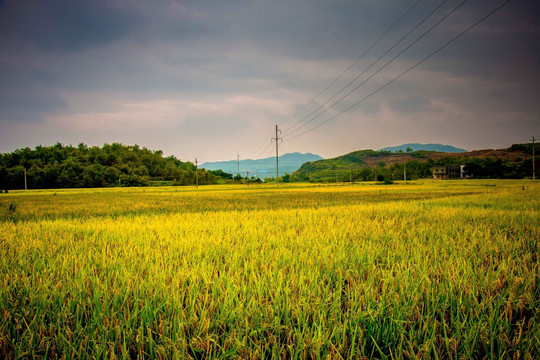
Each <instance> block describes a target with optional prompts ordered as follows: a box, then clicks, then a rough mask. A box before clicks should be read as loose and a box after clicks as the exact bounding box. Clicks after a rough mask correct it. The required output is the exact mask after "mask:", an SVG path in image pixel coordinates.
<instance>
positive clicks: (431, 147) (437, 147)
mask: <svg viewBox="0 0 540 360" xmlns="http://www.w3.org/2000/svg"><path fill="white" fill-rule="evenodd" d="M400 150H401V151H402V152H407V150H409V151H418V150H426V151H437V152H445V153H462V152H467V150H465V149H460V148H457V147H454V146H451V145H443V144H419V143H408V144H403V145H398V146H389V147H385V148H382V149H379V151H392V152H399V151H400Z"/></svg>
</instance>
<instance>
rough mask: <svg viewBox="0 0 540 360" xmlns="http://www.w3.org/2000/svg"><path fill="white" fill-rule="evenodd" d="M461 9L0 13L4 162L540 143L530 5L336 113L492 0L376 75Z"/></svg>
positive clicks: (231, 4)
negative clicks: (22, 157) (148, 152)
mask: <svg viewBox="0 0 540 360" xmlns="http://www.w3.org/2000/svg"><path fill="white" fill-rule="evenodd" d="M462 2H463V0H447V1H443V0H437V1H434V0H421V1H419V2H418V3H417V0H399V1H398V0H393V1H391V0H357V1H352V0H351V1H345V0H287V1H285V0H283V1H282V0H272V1H271V0H253V1H248V0H231V1H217V0H216V1H206V0H176V1H175V0H159V1H146V0H91V1H90V0H81V1H72V0H47V1H45V0H42V1H39V0H7V1H0V152H10V151H13V150H15V149H17V148H22V147H27V146H28V147H30V148H34V147H35V146H37V145H53V144H54V143H56V142H57V141H59V142H61V143H63V144H66V145H67V144H72V145H77V144H78V143H80V142H84V143H86V144H88V145H99V146H101V145H103V144H104V143H113V142H121V143H124V144H129V145H131V144H139V145H140V146H146V147H148V148H150V149H153V150H157V149H160V150H163V151H164V153H165V155H175V156H176V157H178V158H180V159H181V160H190V161H193V160H194V158H195V157H197V158H198V159H199V161H201V162H205V161H216V160H228V159H235V158H236V155H237V154H240V157H241V158H254V157H267V156H271V155H272V152H273V151H275V148H273V147H271V146H269V145H270V138H271V137H272V136H273V135H274V134H273V131H274V127H275V125H276V124H279V125H280V129H282V130H284V131H283V133H282V137H283V139H284V140H285V141H284V142H283V143H282V144H281V145H280V152H281V153H285V152H293V151H299V152H312V153H316V154H319V155H321V156H323V157H333V156H338V155H341V154H344V153H347V152H351V151H355V150H359V149H367V148H372V149H378V148H382V147H385V146H392V145H399V144H402V143H408V142H420V143H443V144H450V145H453V146H457V147H462V148H465V149H468V150H473V149H482V148H501V147H507V146H509V145H510V144H511V143H513V142H519V141H522V142H524V141H527V138H530V137H531V136H533V135H535V136H538V135H540V101H539V99H540V86H539V84H540V76H539V75H540V74H539V64H540V22H539V21H538V19H539V15H540V4H539V3H540V2H539V1H537V0H513V1H511V2H510V3H509V4H508V5H506V6H504V7H503V8H501V9H500V10H499V11H498V12H496V13H495V14H493V15H492V16H490V17H489V18H487V19H486V20H485V21H483V22H482V23H480V24H479V25H478V26H476V27H474V28H473V29H472V30H471V31H469V32H467V33H466V34H464V35H463V36H462V37H460V38H458V39H457V40H456V41H454V42H453V43H451V44H450V45H449V46H447V47H445V48H444V49H443V50H441V51H440V52H438V53H437V54H435V55H434V56H432V57H431V58H429V59H427V60H426V61H425V62H423V63H422V64H420V65H418V66H417V67H416V68H414V69H413V70H411V71H410V72H408V73H406V74H405V75H403V76H402V77H400V78H399V79H397V80H396V81H394V82H392V83H391V84H390V85H388V86H387V87H385V88H384V89H382V90H381V91H379V92H377V93H376V94H374V95H372V96H370V97H368V98H366V99H365V100H364V101H362V102H361V103H359V104H357V105H356V106H354V107H352V108H351V109H350V110H348V111H345V112H343V111H344V110H345V109H347V108H348V107H350V106H351V105H354V104H355V103H357V102H359V101H360V100H362V99H364V98H365V97H366V96H367V95H369V94H370V93H372V92H373V91H375V90H377V89H378V88H379V87H381V86H383V85H384V84H385V83H387V82H388V81H391V80H392V79H393V78H395V77H396V76H397V75H399V74H400V73H402V72H403V71H405V70H407V69H408V68H410V67H411V66H413V65H414V64H415V63H416V62H418V61H419V60H421V59H422V58H424V57H425V56H427V55H429V54H430V53H431V52H433V51H434V50H436V49H437V48H438V47H440V46H441V45H443V44H444V43H445V42H447V41H448V40H450V39H452V38H453V37H455V36H456V35H458V34H459V33H461V32H462V31H463V30H465V29H467V28H468V27H469V26H470V25H472V24H474V23H475V22H476V21H478V20H479V19H481V18H482V17H484V16H485V15H487V14H488V13H490V12H491V11H492V10H494V9H495V8H496V7H497V6H499V5H501V4H502V3H503V2H504V1H499V0H468V1H465V3H463V4H462V5H461V6H459V7H458V8H457V10H455V12H453V13H452V14H451V15H450V16H448V17H447V18H446V19H445V20H444V21H442V22H441V23H440V24H439V25H438V26H436V27H435V28H433V30H432V31H430V32H428V33H427V34H426V35H425V36H424V37H423V38H421V39H420V40H419V41H418V42H416V43H415V44H414V45H413V46H411V47H410V48H409V49H408V50H407V51H405V52H403V54H402V55H400V56H398V57H397V58H396V59H395V60H394V61H393V62H390V63H388V62H389V60H391V59H392V58H393V57H395V56H396V55H397V54H398V53H399V52H401V51H402V50H403V49H405V48H406V47H407V46H409V45H410V44H411V43H412V42H413V41H415V40H416V39H417V38H419V37H420V36H421V35H422V34H423V33H425V32H426V31H427V30H428V29H429V28H430V27H431V26H432V25H434V24H435V23H437V22H438V21H439V20H440V19H442V18H443V16H445V15H446V14H448V13H450V12H451V11H452V10H453V9H454V8H456V7H457V6H458V5H459V4H461V3H462ZM415 4H416V5H415ZM439 5H441V6H440V8H439V9H438V10H436V11H435V12H434V13H433V15H432V16H431V17H429V18H427V20H426V21H425V22H423V23H420V22H421V20H422V19H424V18H425V17H427V15H429V14H430V13H431V12H433V10H435V9H436V8H437V7H438V6H439ZM407 11H409V12H408V13H407V15H406V16H405V17H403V18H402V20H401V21H400V22H398V23H397V24H396V21H397V20H398V19H399V18H400V17H402V16H403V15H404V14H405V13H406V12H407ZM393 24H395V26H394V27H393V28H392V30H391V31H390V32H388V34H387V35H386V36H385V37H383V38H382V39H381V40H380V41H379V42H378V43H376V45H375V46H373V47H372V48H371V50H370V51H369V52H367V53H366V54H365V55H364V56H362V57H361V58H360V60H359V61H358V62H357V63H356V64H355V65H354V66H352V67H351V69H350V70H349V71H347V72H346V73H345V74H344V75H343V76H342V77H341V78H339V79H338V80H337V81H335V83H334V84H333V85H332V86H331V87H330V88H329V89H327V90H326V91H325V92H324V93H323V94H322V95H320V96H319V97H317V98H315V99H314V97H315V96H316V95H318V94H319V93H320V92H321V91H322V90H324V89H325V88H326V87H327V86H328V85H329V84H330V83H331V82H332V81H333V80H335V79H336V78H338V76H339V75H340V74H341V73H342V72H343V71H344V70H345V69H346V68H347V67H349V66H350V65H351V64H353V62H354V61H355V60H356V59H358V57H359V56H360V55H361V54H363V53H364V52H366V50H367V49H369V48H370V46H371V45H373V44H374V43H375V42H376V41H377V39H379V38H380V37H381V36H382V35H383V34H384V33H385V32H386V31H387V30H388V29H390V28H391V26H392V25H393ZM418 24H420V25H418ZM417 25H418V26H417ZM415 26H417V28H416V30H414V31H413V32H412V33H411V34H410V35H409V36H408V37H406V38H405V39H404V40H403V41H401V42H400V43H398V41H399V40H400V39H401V38H402V37H403V36H404V35H405V34H407V33H408V32H409V31H410V30H411V29H413V28H414V27H415ZM396 44H397V45H396ZM394 45H395V47H394V48H393V49H392V50H390V51H389V52H388V54H387V55H385V56H384V57H382V58H381V59H380V60H379V61H378V62H377V63H374V61H375V60H376V59H378V58H379V57H381V55H383V54H384V53H385V52H387V51H388V50H389V49H390V48H391V47H392V46H394ZM386 63H388V65H387V66H386V67H384V68H382V70H380V72H379V73H377V74H376V75H374V76H373V77H371V78H370V79H369V80H367V81H365V82H364V83H362V81H364V80H366V79H367V78H368V77H370V76H371V75H372V74H374V72H375V71H377V70H378V69H380V68H381V67H382V66H384V65H385V64H386ZM372 64H373V65H372ZM370 65H371V67H369V66H370ZM366 69H367V70H366ZM362 72H365V73H364V75H362V76H360V77H359V78H358V80H356V81H355V82H353V83H352V84H351V85H350V86H349V87H348V88H347V89H346V90H345V91H344V92H342V93H340V94H339V95H337V96H335V97H334V98H333V99H332V100H330V101H328V99H330V98H331V97H332V96H333V95H334V94H336V93H337V92H338V91H339V90H340V89H341V88H343V87H344V86H345V85H346V84H347V83H348V82H350V81H351V80H353V79H354V78H355V77H357V76H358V75H359V74H361V73H362ZM359 84H361V85H360V86H358V85H359ZM357 86H358V89H357V90H355V91H353V92H351V94H350V95H349V96H347V97H345V98H344V99H343V100H342V101H341V102H339V103H337V104H335V105H334V106H331V105H332V104H333V103H334V102H336V101H337V100H338V99H340V98H341V97H342V96H343V95H344V94H346V93H347V92H349V90H350V89H352V88H354V87H357ZM319 106H320V107H319ZM318 107H319V110H317V108H318ZM322 110H326V111H324V112H323V113H321V115H319V113H320V112H321V111H322ZM312 112H313V114H311V113H312ZM341 112H343V113H342V114H341V115H339V116H336V115H337V114H339V113H341ZM295 114H296V115H295ZM310 114H311V115H310ZM293 115H294V116H293ZM317 116H318V117H317ZM329 119H331V120H329ZM323 122H325V123H324V124H323Z"/></svg>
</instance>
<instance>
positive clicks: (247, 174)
mask: <svg viewBox="0 0 540 360" xmlns="http://www.w3.org/2000/svg"><path fill="white" fill-rule="evenodd" d="M246 183H247V186H249V171H246Z"/></svg>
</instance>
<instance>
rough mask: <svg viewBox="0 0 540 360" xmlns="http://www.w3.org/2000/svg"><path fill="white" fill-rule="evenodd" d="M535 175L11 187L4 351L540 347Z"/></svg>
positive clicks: (337, 353) (265, 354)
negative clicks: (385, 182) (403, 181)
mask: <svg viewBox="0 0 540 360" xmlns="http://www.w3.org/2000/svg"><path fill="white" fill-rule="evenodd" d="M539 195H540V186H539V185H537V184H535V183H532V182H530V181H491V182H475V181H440V182H431V181H426V182H424V183H420V182H417V183H412V184H407V185H406V186H405V185H389V186H381V185H354V186H294V187H283V188H279V189H276V188H274V187H266V186H259V187H257V186H251V187H249V188H247V187H234V186H233V187H202V188H200V189H199V190H196V189H194V188H173V187H171V188H146V189H133V188H131V189H101V190H55V191H27V192H24V191H20V192H15V191H13V192H10V193H9V194H1V195H0V220H1V221H0V281H1V282H2V286H1V287H0V309H1V313H2V316H1V317H0V358H33V357H36V356H37V357H44V358H57V357H58V358H60V357H65V358H115V357H117V358H137V357H140V358H169V359H171V358H178V359H180V358H195V359H201V358H223V359H228V358H253V359H260V358H268V359H271V358H276V359H277V358H286V359H288V358H295V359H296V358H301V359H304V358H315V359H319V358H321V359H322V358H336V359H339V358H344V359H353V358H354V359H355V358H359V357H362V356H364V357H368V358H415V357H419V358H455V359H458V358H462V357H465V358H483V357H489V358H535V357H537V356H538V354H540V286H539V271H540V267H539V262H538V252H539V240H538V239H540V200H539Z"/></svg>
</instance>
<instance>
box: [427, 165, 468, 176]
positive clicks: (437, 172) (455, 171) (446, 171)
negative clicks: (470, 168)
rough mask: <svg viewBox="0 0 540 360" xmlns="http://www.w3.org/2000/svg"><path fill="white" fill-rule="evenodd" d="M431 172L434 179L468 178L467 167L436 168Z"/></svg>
mask: <svg viewBox="0 0 540 360" xmlns="http://www.w3.org/2000/svg"><path fill="white" fill-rule="evenodd" d="M431 170H432V171H433V178H434V179H465V178H467V177H468V175H467V172H466V171H465V165H458V166H435V167H433V168H431Z"/></svg>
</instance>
